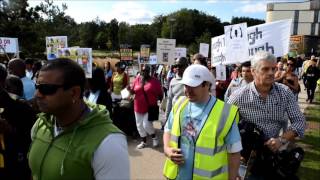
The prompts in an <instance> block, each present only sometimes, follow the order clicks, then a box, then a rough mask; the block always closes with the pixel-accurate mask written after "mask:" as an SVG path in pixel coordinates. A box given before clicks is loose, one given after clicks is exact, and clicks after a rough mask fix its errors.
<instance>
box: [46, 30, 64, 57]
mask: <svg viewBox="0 0 320 180" xmlns="http://www.w3.org/2000/svg"><path fill="white" fill-rule="evenodd" d="M46 47H47V59H48V60H52V59H56V58H57V57H58V56H57V53H58V48H67V47H68V38H67V36H48V37H46Z"/></svg>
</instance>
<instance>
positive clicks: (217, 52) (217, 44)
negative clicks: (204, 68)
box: [211, 35, 226, 66]
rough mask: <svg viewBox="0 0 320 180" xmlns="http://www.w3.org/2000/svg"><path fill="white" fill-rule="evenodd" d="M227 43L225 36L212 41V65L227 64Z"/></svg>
mask: <svg viewBox="0 0 320 180" xmlns="http://www.w3.org/2000/svg"><path fill="white" fill-rule="evenodd" d="M225 47H226V43H225V39H224V35H221V36H217V37H214V38H212V39H211V65H212V66H216V65H218V64H222V63H225V61H226V56H225V55H226V52H225V50H226V48H225Z"/></svg>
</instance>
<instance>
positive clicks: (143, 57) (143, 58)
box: [138, 44, 150, 64]
mask: <svg viewBox="0 0 320 180" xmlns="http://www.w3.org/2000/svg"><path fill="white" fill-rule="evenodd" d="M149 56H150V45H148V44H143V45H141V46H140V55H139V58H138V59H139V63H140V64H149Z"/></svg>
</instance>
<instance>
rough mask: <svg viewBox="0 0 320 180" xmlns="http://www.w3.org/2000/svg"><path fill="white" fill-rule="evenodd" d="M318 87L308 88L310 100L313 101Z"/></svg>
mask: <svg viewBox="0 0 320 180" xmlns="http://www.w3.org/2000/svg"><path fill="white" fill-rule="evenodd" d="M316 88H317V86H310V87H308V88H307V95H308V100H310V101H312V100H313V98H314V92H315V91H316Z"/></svg>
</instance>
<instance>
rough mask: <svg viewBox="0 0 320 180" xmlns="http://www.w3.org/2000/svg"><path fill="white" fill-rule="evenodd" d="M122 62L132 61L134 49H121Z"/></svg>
mask: <svg viewBox="0 0 320 180" xmlns="http://www.w3.org/2000/svg"><path fill="white" fill-rule="evenodd" d="M120 60H121V61H132V49H131V48H121V49H120Z"/></svg>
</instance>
